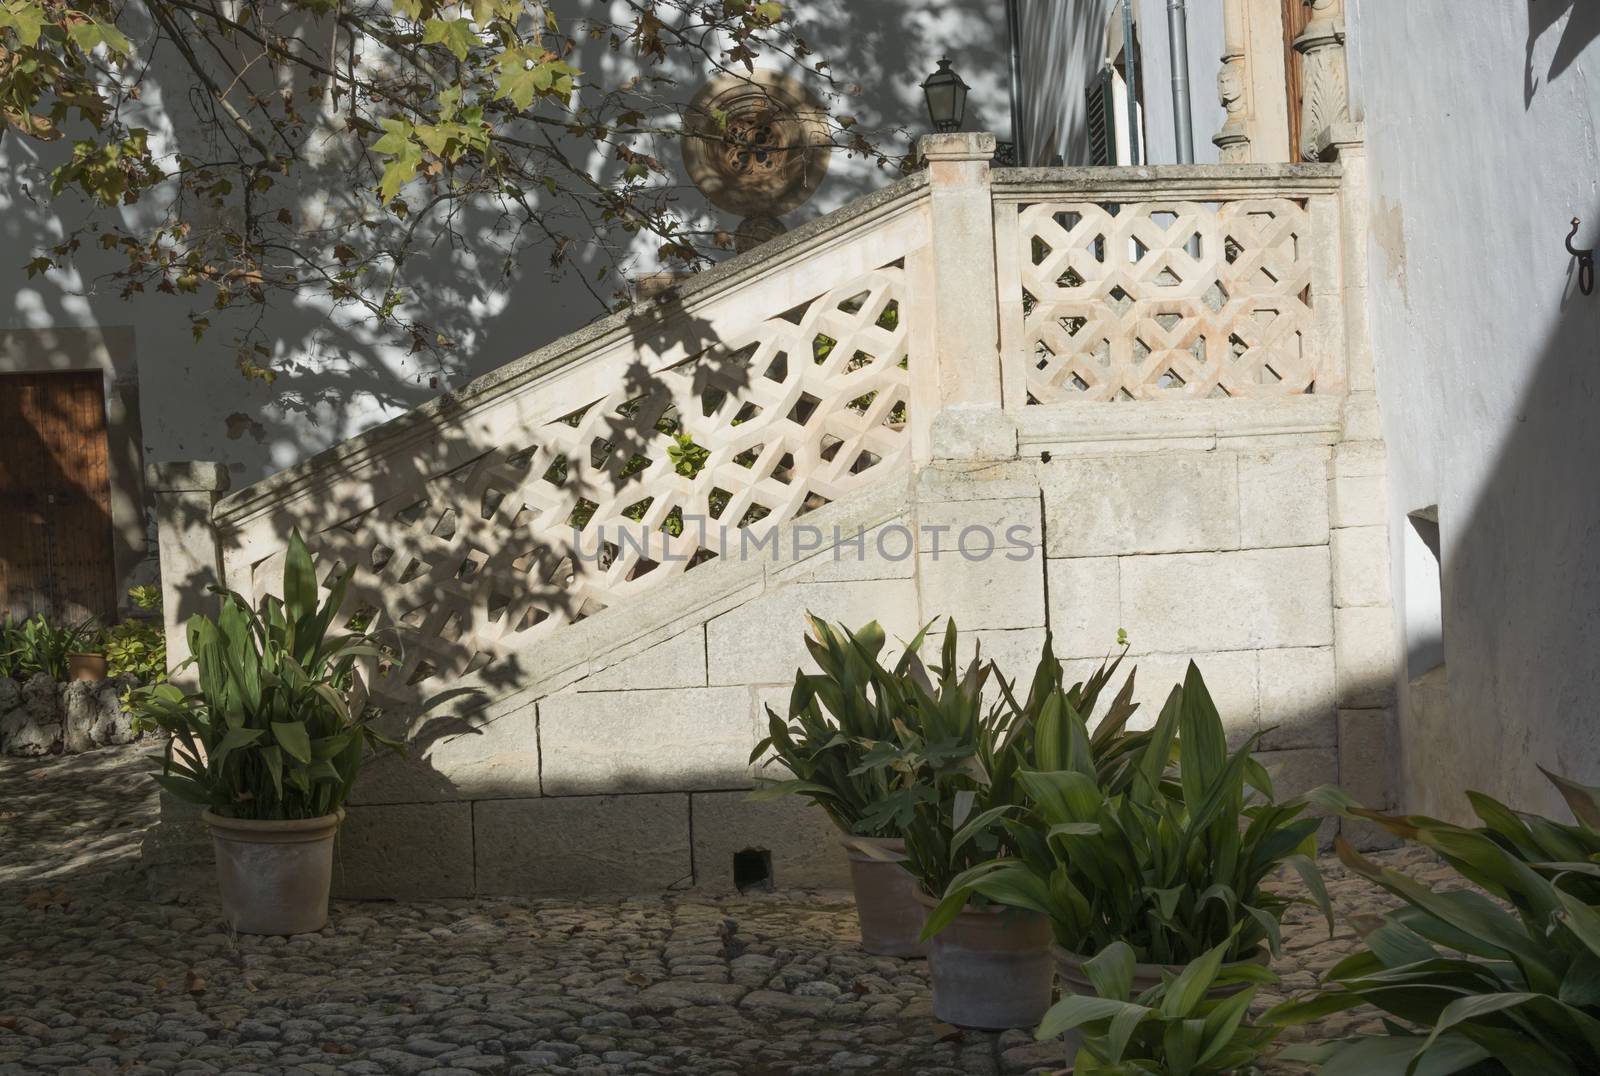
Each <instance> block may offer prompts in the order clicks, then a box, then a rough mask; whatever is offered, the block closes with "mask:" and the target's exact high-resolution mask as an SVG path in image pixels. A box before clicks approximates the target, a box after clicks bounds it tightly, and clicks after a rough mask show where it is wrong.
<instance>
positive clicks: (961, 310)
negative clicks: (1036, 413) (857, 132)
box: [918, 134, 1016, 459]
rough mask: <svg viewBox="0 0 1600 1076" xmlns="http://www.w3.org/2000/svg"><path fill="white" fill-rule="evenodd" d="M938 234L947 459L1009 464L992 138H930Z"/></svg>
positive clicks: (940, 429) (923, 144)
mask: <svg viewBox="0 0 1600 1076" xmlns="http://www.w3.org/2000/svg"><path fill="white" fill-rule="evenodd" d="M918 149H919V150H920V152H921V154H922V158H923V160H925V161H926V162H927V165H928V181H929V189H930V192H931V201H932V214H933V227H932V247H933V321H934V326H935V332H934V355H935V357H936V360H937V361H936V365H937V367H938V378H939V404H940V407H939V413H938V415H937V417H935V418H934V420H933V428H932V431H931V441H932V450H933V455H934V457H935V458H940V459H1007V458H1010V457H1011V456H1012V455H1013V454H1014V453H1015V451H1016V427H1015V425H1014V424H1013V423H1012V421H1011V420H1010V419H1009V418H1008V417H1007V416H1006V414H1005V412H1004V411H1003V410H1002V409H1001V408H1002V398H1001V389H1000V308H999V296H998V289H997V279H996V273H995V249H994V242H995V240H994V201H993V197H992V194H991V191H990V185H989V162H990V161H991V160H992V159H993V157H994V149H995V138H994V135H992V134H936V135H926V136H924V137H923V138H922V140H921V141H920V142H919V143H918Z"/></svg>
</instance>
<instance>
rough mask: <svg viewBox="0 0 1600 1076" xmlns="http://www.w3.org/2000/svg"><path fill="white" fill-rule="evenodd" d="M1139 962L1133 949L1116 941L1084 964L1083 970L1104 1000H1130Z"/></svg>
mask: <svg viewBox="0 0 1600 1076" xmlns="http://www.w3.org/2000/svg"><path fill="white" fill-rule="evenodd" d="M1136 963H1137V961H1136V960H1135V959H1134V952H1133V947H1132V946H1130V945H1128V943H1127V942H1122V941H1116V942H1112V943H1111V944H1110V945H1108V946H1106V947H1105V948H1104V949H1102V950H1100V952H1098V953H1096V954H1095V956H1094V957H1093V958H1092V959H1090V960H1087V961H1085V962H1084V964H1083V970H1084V972H1085V973H1086V974H1087V975H1088V976H1089V981H1090V982H1091V983H1093V984H1094V991H1095V993H1096V994H1099V995H1100V996H1101V997H1103V998H1114V999H1116V1000H1119V1001H1126V1000H1128V998H1129V996H1130V995H1131V994H1132V993H1133V970H1134V965H1135V964H1136Z"/></svg>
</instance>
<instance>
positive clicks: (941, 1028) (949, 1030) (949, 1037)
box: [933, 1022, 961, 1042]
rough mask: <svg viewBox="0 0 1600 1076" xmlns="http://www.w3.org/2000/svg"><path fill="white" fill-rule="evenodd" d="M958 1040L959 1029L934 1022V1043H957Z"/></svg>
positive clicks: (959, 1037)
mask: <svg viewBox="0 0 1600 1076" xmlns="http://www.w3.org/2000/svg"><path fill="white" fill-rule="evenodd" d="M960 1039H961V1029H960V1028H959V1027H956V1026H955V1025H954V1024H941V1023H937V1022H936V1023H935V1024H934V1025H933V1041H934V1042H959V1041H960Z"/></svg>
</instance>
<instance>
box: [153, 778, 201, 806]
mask: <svg viewBox="0 0 1600 1076" xmlns="http://www.w3.org/2000/svg"><path fill="white" fill-rule="evenodd" d="M150 776H151V777H153V778H155V781H156V784H158V785H160V786H161V787H162V788H164V789H166V790H167V791H168V792H171V793H172V794H173V795H174V796H177V797H178V798H179V799H180V800H183V801H184V802H185V803H199V804H205V805H207V806H209V805H210V803H211V797H210V796H208V795H207V794H206V790H205V789H204V788H202V787H201V786H200V785H199V784H198V783H197V782H195V781H191V780H190V779H188V778H186V777H177V776H175V775H173V774H167V773H153V774H151V775H150Z"/></svg>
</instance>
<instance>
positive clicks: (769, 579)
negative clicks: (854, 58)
mask: <svg viewBox="0 0 1600 1076" xmlns="http://www.w3.org/2000/svg"><path fill="white" fill-rule="evenodd" d="M926 149H927V153H926V156H927V159H928V161H929V167H928V168H927V169H926V170H925V171H923V172H920V173H918V174H916V175H915V176H913V177H911V178H909V179H906V180H903V181H901V182H900V183H897V184H895V185H893V186H891V187H889V188H886V189H884V190H882V191H880V192H878V193H876V194H874V195H872V196H870V197H868V198H864V199H861V200H859V201H857V202H855V203H853V204H851V205H850V206H847V207H845V208H844V209H842V210H840V211H838V212H836V213H834V214H831V215H829V216H827V217H824V218H822V219H820V220H818V221H815V222H813V223H811V224H809V225H807V226H805V227H803V228H800V229H797V230H796V231H794V232H791V233H789V234H787V235H785V236H783V237H782V238H780V239H778V240H775V241H773V242H771V243H768V244H766V245H764V246H762V247H760V248H758V249H757V250H755V251H752V252H750V253H748V254H745V255H742V256H740V257H738V258H735V259H733V260H731V261H729V262H728V263H726V264H724V265H723V266H721V267H719V268H717V269H715V270H713V271H711V272H708V273H705V274H702V275H701V276H700V277H699V278H697V279H695V280H694V281H692V282H690V283H687V284H684V285H682V286H680V287H679V288H678V289H677V290H676V292H675V293H673V294H670V295H668V296H664V297H663V299H662V301H660V302H657V303H656V304H654V305H652V306H651V307H650V308H649V309H647V310H644V311H641V312H637V313H634V314H632V315H630V316H621V315H619V316H615V317H612V318H609V319H606V320H604V321H602V322H599V323H596V324H595V325H593V326H590V327H589V328H588V329H585V330H584V331H583V332H580V333H578V334H575V335H574V336H570V337H567V338H565V339H563V340H559V341H557V342H555V343H553V344H551V345H550V346H548V347H546V348H544V349H542V350H540V351H538V352H535V353H533V354H532V355H529V356H527V357H525V358H523V359H520V360H518V361H516V362H514V363H512V364H510V365H508V366H506V367H503V368H501V369H500V370H498V371H496V372H495V373H493V374H490V375H488V376H486V377H484V378H482V379H480V380H479V381H477V382H474V383H473V384H472V385H470V386H468V387H467V388H466V389H465V390H463V391H462V392H460V393H456V394H452V395H450V396H447V397H443V398H441V399H439V400H437V401H434V402H432V403H430V404H428V405H425V406H424V407H421V408H418V409H417V410H415V411H413V412H410V413H408V414H406V415H404V416H401V417H400V418H397V419H395V420H393V421H392V422H389V423H387V424H385V425H383V426H381V427H378V428H377V429H375V430H373V431H371V432H369V433H367V434H365V435H363V436H361V437H358V438H356V439H353V440H352V441H349V442H346V443H344V444H342V445H340V446H338V447H336V448H335V449H333V450H330V451H329V452H326V453H324V454H322V455H320V456H318V457H316V458H314V459H311V460H309V461H307V462H306V463H304V464H302V465H300V466H298V467H295V468H292V469H290V470H288V471H285V472H283V473H281V474H278V475H274V476H272V477H270V478H268V479H266V480H265V481H263V482H260V483H257V484H255V485H253V486H250V487H248V488H246V489H244V490H240V491H237V492H233V493H228V492H227V491H226V489H225V478H226V476H225V472H223V471H222V469H221V468H219V467H216V466H215V465H207V464H198V463H186V464H175V465H168V466H165V467H157V468H154V469H153V473H152V476H151V483H150V484H151V486H152V487H153V488H155V489H156V490H158V491H159V493H158V496H159V497H160V499H161V509H162V510H161V519H162V534H161V556H162V573H163V580H164V587H165V590H166V603H165V608H166V609H167V611H168V616H169V624H168V645H169V650H170V652H172V653H173V654H174V655H181V648H182V646H183V637H182V632H181V627H180V625H181V623H182V620H183V619H184V618H186V617H187V616H188V615H189V613H190V612H191V611H192V610H193V609H195V608H196V607H198V603H199V601H200V600H201V599H200V595H201V594H203V585H204V584H205V583H207V582H212V581H219V580H220V581H224V582H226V584H227V585H228V586H230V587H232V588H234V589H237V590H240V591H243V592H245V593H250V594H255V595H259V594H262V593H264V592H265V591H266V589H267V588H268V587H270V586H271V585H273V584H274V583H275V582H276V581H277V579H278V578H279V575H280V571H281V557H282V553H283V549H284V545H285V543H286V540H287V536H288V534H289V533H290V532H291V530H292V529H295V528H298V529H299V530H300V532H301V533H302V534H303V535H305V536H306V537H307V540H308V542H309V543H310V544H311V546H312V548H313V551H314V552H315V553H316V554H317V556H318V563H319V566H321V567H323V568H325V569H326V571H327V572H328V573H332V572H334V571H342V570H343V569H345V568H349V567H354V569H355V572H356V575H355V583H354V585H353V586H352V588H351V597H350V601H349V605H348V607H347V613H348V615H350V616H360V617H362V618H363V619H365V620H366V621H367V622H368V623H369V624H371V625H372V626H373V627H374V628H378V629H383V628H396V629H399V630H400V637H401V638H402V639H404V641H405V646H404V653H403V656H402V658H401V659H400V660H397V661H396V662H394V663H393V666H392V667H391V668H388V669H387V670H386V671H385V672H384V673H383V674H381V675H379V674H377V672H376V671H375V670H374V672H373V675H372V676H371V677H370V681H371V687H372V691H373V693H374V695H375V696H377V697H378V699H379V701H380V702H381V703H382V705H383V706H384V708H385V712H386V718H385V719H386V720H389V721H392V722H394V723H395V724H396V726H397V727H398V728H402V729H403V730H404V731H406V732H407V733H408V734H409V735H410V736H411V737H412V738H413V747H412V750H411V751H410V753H409V755H408V757H407V759H405V760H404V761H397V760H383V761H381V762H379V763H376V764H375V765H373V766H372V767H371V768H370V769H369V770H368V771H367V772H366V773H365V774H364V776H363V778H362V780H361V783H360V784H359V786H358V789H357V795H356V796H355V798H354V799H353V802H352V805H351V807H350V815H349V820H348V822H347V824H346V827H345V832H344V836H343V837H342V848H341V862H342V880H341V882H340V883H339V887H340V889H341V890H342V891H343V892H344V893H346V894H348V895H355V896H372V897H379V896H406V895H427V896H439V897H442V896H465V895H471V894H494V893H520V894H526V893H558V892H560V893H565V892H595V891H606V890H617V889H623V890H627V889H634V890H642V889H657V888H663V887H671V886H680V885H690V884H693V885H698V886H703V887H709V888H727V887H731V885H732V884H733V879H734V872H733V860H734V857H735V855H736V854H742V853H746V852H749V853H753V854H755V855H756V856H757V857H758V858H760V859H761V861H762V862H763V863H766V864H769V869H770V871H771V876H772V878H773V880H774V881H776V882H777V883H778V884H780V885H791V884H839V883H842V882H843V880H844V873H843V867H844V863H843V859H842V857H841V856H839V855H837V854H836V847H835V841H834V837H833V835H832V834H831V833H830V832H829V831H828V828H827V826H826V823H825V822H823V821H822V820H821V818H820V817H819V816H818V813H817V812H808V811H806V810H805V808H804V807H803V805H801V804H800V803H798V802H792V803H782V802H780V803H768V804H751V803H748V802H746V801H745V798H744V796H745V793H744V790H745V789H748V788H749V787H751V785H752V784H753V782H754V780H755V779H756V777H757V776H758V775H757V774H755V773H753V772H752V771H751V768H750V766H749V765H748V763H747V758H748V755H749V752H750V748H751V746H752V745H753V744H754V742H755V741H756V740H757V739H759V737H760V735H761V731H760V730H761V729H762V728H763V727H764V724H765V716H764V708H765V706H767V705H772V706H774V707H777V708H779V709H780V710H781V709H782V708H783V707H784V705H785V704H786V700H787V696H788V684H789V683H790V682H791V681H792V678H793V675H794V671H795V669H796V668H797V667H798V666H800V665H802V664H804V662H805V653H804V648H803V646H802V645H801V632H802V630H803V618H802V614H803V613H804V612H806V611H811V612H814V613H817V614H819V615H823V616H827V617H829V618H832V619H842V620H844V621H846V622H849V623H852V624H854V623H859V622H862V621H865V620H868V619H877V620H879V621H880V622H882V623H883V624H884V625H885V626H886V627H887V628H888V629H889V630H890V632H891V635H896V634H898V635H900V636H902V637H909V636H910V635H911V634H912V633H914V632H915V630H916V629H917V627H918V626H920V625H921V624H922V623H925V622H926V621H927V620H929V619H931V618H933V617H936V616H953V617H954V618H955V619H956V621H957V623H958V624H959V625H960V627H961V628H962V629H963V632H964V634H968V635H969V636H970V638H971V640H972V641H973V645H978V646H981V647H982V648H983V650H984V652H985V653H987V654H991V655H994V656H995V657H997V659H999V660H1000V662H1001V665H1002V668H1003V669H1005V670H1006V671H1007V672H1008V675H1010V676H1017V675H1025V674H1026V673H1027V672H1028V671H1030V670H1031V668H1032V664H1033V662H1034V661H1036V660H1037V657H1038V654H1039V651H1040V648H1041V646H1042V644H1043V640H1044V634H1045V632H1046V630H1049V631H1051V632H1052V633H1053V638H1054V643H1055V649H1056V653H1057V654H1058V656H1060V657H1061V658H1062V659H1063V660H1066V661H1068V662H1069V663H1071V664H1074V665H1082V664H1086V663H1087V662H1089V661H1092V660H1097V659H1098V657H1099V656H1101V655H1103V654H1104V653H1105V652H1106V651H1107V650H1108V649H1109V648H1110V647H1111V646H1112V645H1113V644H1114V641H1115V638H1116V633H1117V630H1118V629H1119V628H1123V629H1126V630H1127V631H1128V633H1129V636H1130V640H1131V645H1132V649H1133V652H1134V654H1135V655H1136V656H1137V658H1138V662H1139V667H1140V683H1141V685H1142V688H1141V695H1144V696H1146V697H1147V698H1155V697H1157V696H1159V695H1161V694H1164V691H1165V687H1166V686H1167V685H1169V684H1170V683H1171V682H1172V681H1173V680H1174V679H1176V678H1177V676H1178V674H1179V673H1180V672H1181V668H1182V663H1183V662H1185V661H1187V660H1188V658H1189V657H1191V656H1192V657H1195V658H1196V659H1198V660H1199V661H1200V662H1201V666H1202V668H1203V670H1204V671H1205V672H1206V674H1207V678H1208V682H1210V683H1211V684H1212V686H1213V689H1214V692H1215V694H1216V695H1217V697H1218V700H1219V704H1220V705H1221V708H1222V709H1223V710H1224V711H1225V713H1226V714H1227V715H1228V716H1229V719H1230V722H1231V726H1230V727H1231V729H1232V731H1233V732H1234V733H1236V734H1237V735H1239V736H1240V737H1241V738H1242V737H1243V736H1245V735H1248V734H1249V733H1251V732H1254V731H1256V729H1257V728H1265V727H1271V728H1273V730H1274V731H1273V732H1271V733H1270V734H1269V735H1268V737H1267V738H1266V739H1265V740H1264V741H1263V747H1264V749H1265V750H1264V751H1263V759H1264V761H1266V762H1267V763H1269V765H1271V766H1273V767H1275V768H1276V769H1277V770H1278V772H1279V773H1280V779H1281V782H1282V783H1283V785H1284V787H1286V788H1289V789H1290V790H1295V789H1298V788H1303V787H1309V786H1311V785H1315V784H1319V783H1322V782H1324V781H1329V780H1335V779H1339V780H1342V781H1344V782H1345V783H1346V784H1347V786H1349V787H1351V788H1352V790H1353V791H1354V792H1356V794H1357V795H1358V796H1360V797H1361V798H1363V799H1364V800H1365V801H1367V802H1370V803H1374V804H1384V805H1387V804H1388V803H1389V802H1390V801H1391V799H1392V787H1391V783H1390V778H1389V776H1388V764H1389V758H1390V756H1392V751H1390V750H1389V747H1388V742H1389V738H1390V737H1392V725H1393V718H1392V714H1391V712H1390V706H1391V703H1390V699H1391V694H1390V692H1391V691H1392V688H1391V687H1390V683H1391V681H1392V674H1391V672H1390V671H1389V670H1387V669H1386V668H1385V667H1384V665H1383V663H1384V662H1386V661H1387V660H1388V659H1387V654H1388V653H1389V637H1390V636H1389V633H1390V628H1389V622H1390V619H1391V617H1390V610H1389V606H1388V597H1387V594H1388V591H1387V585H1388V584H1387V580H1388V577H1387V567H1386V552H1385V550H1386V535H1385V533H1384V527H1383V526H1382V518H1383V517H1382V497H1383V492H1382V458H1383V457H1382V445H1381V442H1379V441H1378V440H1377V437H1378V434H1377V425H1376V406H1375V403H1374V399H1373V396H1372V392H1371V389H1372V384H1371V362H1370V356H1369V354H1368V352H1367V349H1366V346H1365V336H1364V324H1365V322H1364V315H1363V314H1361V311H1362V310H1364V298H1363V296H1362V295H1361V294H1360V292H1359V289H1358V288H1356V287H1354V286H1353V285H1352V283H1351V281H1353V280H1355V279H1356V276H1357V274H1356V270H1355V269H1354V268H1353V267H1354V266H1356V265H1357V264H1359V251H1357V250H1353V249H1351V246H1350V242H1351V241H1350V238H1349V237H1350V236H1352V235H1359V234H1361V232H1360V231H1359V228H1360V224H1359V221H1358V220H1353V219H1352V218H1353V216H1354V215H1356V214H1358V213H1359V212H1360V209H1361V207H1360V206H1358V205H1354V204H1353V200H1352V199H1351V198H1350V196H1349V188H1350V184H1351V175H1350V173H1351V172H1352V171H1355V170H1356V169H1358V167H1359V162H1356V163H1355V166H1354V167H1352V166H1351V165H1350V164H1349V163H1347V165H1346V166H1345V167H1341V166H1340V165H1338V164H1334V165H1313V166H1227V167H1204V168H1141V169H1028V170H1004V171H991V169H990V165H989V163H988V161H989V156H990V155H991V154H992V139H991V138H989V136H971V135H954V136H935V137H933V138H931V139H929V140H928V142H927V143H926ZM1352 308H1356V309H1355V311H1354V312H1352ZM574 528H577V530H576V531H575V530H574ZM166 813H167V817H168V821H167V822H164V823H163V831H164V832H163V833H162V834H161V835H160V836H159V837H157V838H156V839H154V840H152V842H151V844H150V846H149V855H148V856H147V858H148V859H149V860H150V862H151V864H152V866H161V865H163V864H171V863H174V862H179V863H181V862H189V861H196V860H199V859H202V858H203V855H204V849H203V846H202V845H200V844H199V843H198V842H197V840H196V834H197V830H196V829H195V827H194V824H193V823H192V822H185V821H184V820H183V818H182V817H181V816H180V814H179V812H178V811H177V810H176V809H170V810H168V811H167V812H166ZM1329 826H1330V834H1331V826H1332V823H1331V822H1330V823H1329ZM185 833H187V836H185ZM744 862H745V864H746V868H748V863H749V859H748V858H746V860H744Z"/></svg>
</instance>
